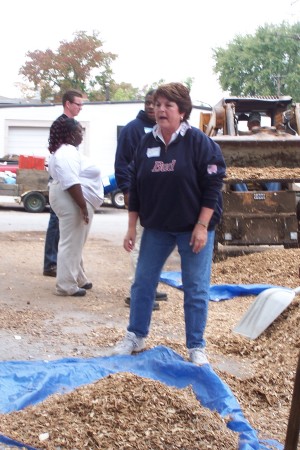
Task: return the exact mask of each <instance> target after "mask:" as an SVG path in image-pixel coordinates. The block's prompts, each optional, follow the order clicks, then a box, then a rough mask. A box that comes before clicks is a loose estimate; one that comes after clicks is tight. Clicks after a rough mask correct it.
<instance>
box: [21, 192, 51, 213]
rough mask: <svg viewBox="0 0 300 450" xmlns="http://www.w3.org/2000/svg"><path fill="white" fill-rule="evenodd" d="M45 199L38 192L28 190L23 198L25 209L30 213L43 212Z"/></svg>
mask: <svg viewBox="0 0 300 450" xmlns="http://www.w3.org/2000/svg"><path fill="white" fill-rule="evenodd" d="M46 203H47V200H46V198H45V196H44V195H43V194H41V193H40V192H30V194H26V195H25V197H24V198H23V205H24V208H25V211H27V212H31V213H39V212H43V211H44V209H45V207H46Z"/></svg>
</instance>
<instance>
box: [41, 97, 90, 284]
mask: <svg viewBox="0 0 300 450" xmlns="http://www.w3.org/2000/svg"><path fill="white" fill-rule="evenodd" d="M62 105H63V108H64V109H63V114H61V115H60V116H59V117H58V118H57V119H56V120H55V121H54V122H53V124H52V125H51V128H50V136H51V133H53V132H54V131H55V128H56V127H55V125H54V124H55V123H56V122H58V121H59V120H60V119H61V118H64V119H66V118H70V119H74V117H76V116H77V115H78V114H79V113H80V111H81V109H82V106H83V94H82V92H80V91H78V90H76V89H70V90H68V91H66V92H65V93H64V94H63V97H62ZM50 182H51V180H50ZM58 241H59V223H58V217H57V215H56V214H55V212H54V211H53V210H52V209H51V208H50V217H49V223H48V228H47V232H46V239H45V251H44V271H43V274H44V275H45V276H47V277H56V264H57V252H58Z"/></svg>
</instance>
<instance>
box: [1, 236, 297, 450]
mask: <svg viewBox="0 0 300 450" xmlns="http://www.w3.org/2000/svg"><path fill="white" fill-rule="evenodd" d="M0 248H1V265H0V277H1V298H0V339H1V349H0V360H37V359H43V360H45V359H49V360H50V359H51V360H53V359H60V358H62V357H84V358H85V357H95V356H101V355H105V354H107V352H108V351H109V348H110V347H111V346H112V345H114V344H115V342H116V341H117V340H119V339H120V338H121V337H122V336H123V334H124V330H125V328H126V325H127V321H128V315H129V308H128V307H126V306H125V304H124V298H125V297H126V296H127V295H128V291H129V285H130V282H129V275H130V259H129V255H128V254H127V253H126V252H125V251H124V250H123V249H122V248H121V247H120V246H119V245H114V243H113V242H111V241H108V240H104V239H98V238H97V239H92V238H90V239H89V240H88V242H87V244H86V247H85V252H84V260H85V266H86V270H87V273H88V274H89V277H90V279H91V281H92V282H93V285H94V287H93V289H92V290H91V291H89V292H88V293H87V295H86V297H84V298H75V297H59V296H56V295H54V291H55V279H54V278H50V277H44V276H43V275H42V261H43V250H44V233H39V232H34V233H17V232H16V233H0ZM299 265H300V249H289V250H284V249H273V250H266V251H264V252H259V253H255V254H254V253H253V254H249V255H241V256H236V257H228V258H226V259H224V260H223V261H220V262H216V263H214V265H213V274H212V284H250V283H258V284H261V283H267V284H274V285H279V286H286V287H290V288H295V287H297V286H298V285H300V279H299ZM165 270H167V271H173V270H174V271H177V270H179V258H178V254H177V253H176V252H174V254H173V255H172V256H171V257H170V258H169V260H168V261H167V264H166V266H165ZM159 290H161V291H165V292H167V294H168V301H164V302H160V310H158V311H155V312H153V317H152V327H151V333H150V336H149V338H148V340H147V348H150V347H154V346H156V345H166V346H168V347H170V348H172V349H173V350H174V351H176V352H178V353H179V354H181V355H182V356H184V357H186V356H187V354H186V349H185V342H184V322H183V308H182V300H183V293H182V291H181V290H179V289H176V288H173V287H170V286H167V285H165V284H161V285H160V286H159ZM254 298H255V297H253V296H249V297H237V298H234V299H232V300H228V301H221V302H210V304H209V319H208V325H207V330H206V340H207V353H208V357H209V360H210V362H211V365H212V367H213V369H214V370H215V371H216V372H217V373H218V375H219V376H220V377H221V378H222V379H223V380H224V381H225V382H226V383H227V384H228V385H229V386H230V388H231V389H232V391H233V392H234V394H235V396H236V398H237V400H238V401H239V402H240V404H241V408H242V410H243V412H244V415H245V417H246V418H247V419H248V421H249V422H250V424H251V425H252V426H253V427H254V428H255V429H256V430H257V431H258V433H259V435H260V437H263V438H271V439H276V440H278V441H279V442H281V443H282V444H283V443H284V441H285V435H286V429H287V423H288V417H289V411H290V404H291V398H292V392H293V386H294V377H295V370H296V365H297V361H298V355H299V349H300V336H299V334H300V333H299V325H300V307H299V298H300V296H296V297H295V299H294V300H293V302H292V304H291V305H290V306H289V307H288V308H287V309H286V310H285V311H284V312H283V313H282V314H281V316H280V317H279V318H278V319H277V320H276V321H275V322H274V323H273V324H272V325H271V326H270V327H269V329H268V330H267V331H266V332H265V333H263V334H262V335H261V336H260V337H259V338H258V339H256V340H254V341H250V340H247V339H245V338H243V337H241V336H240V335H237V334H234V333H233V332H232V329H233V327H234V325H235V324H236V323H237V322H238V320H239V318H240V317H241V316H242V315H243V313H244V312H245V311H246V310H247V309H248V307H249V305H250V304H251V303H252V302H253V300H254ZM170 448H171V447H170ZM299 448H300V447H299Z"/></svg>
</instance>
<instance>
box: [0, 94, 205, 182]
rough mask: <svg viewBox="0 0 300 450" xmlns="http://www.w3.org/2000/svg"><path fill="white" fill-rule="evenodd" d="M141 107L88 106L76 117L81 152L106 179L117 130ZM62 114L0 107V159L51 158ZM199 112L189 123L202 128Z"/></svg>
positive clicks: (55, 109) (53, 108) (55, 108)
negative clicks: (52, 133) (53, 130)
mask: <svg viewBox="0 0 300 450" xmlns="http://www.w3.org/2000/svg"><path fill="white" fill-rule="evenodd" d="M143 106H144V104H143V102H140V103H100V104H98V103H87V104H84V106H83V108H82V111H81V112H80V114H79V115H78V116H77V117H76V119H78V120H79V121H80V123H81V124H82V125H83V127H84V128H85V134H84V140H83V143H82V144H81V146H80V148H81V151H83V152H84V153H85V154H87V155H89V156H91V157H92V158H93V159H94V160H95V161H96V162H97V163H98V164H99V165H100V167H101V170H102V174H103V175H111V174H113V172H114V158H115V151H116V146H117V127H118V126H124V125H126V124H127V123H128V122H129V121H130V120H133V119H134V118H135V117H136V116H137V114H138V112H139V111H140V110H141V109H143ZM62 112H63V108H62V106H61V105H43V106H27V105H26V106H23V105H22V106H13V107H4V108H1V107H0V157H3V156H4V155H7V154H8V153H9V151H8V149H10V148H20V149H21V151H20V152H17V153H18V154H27V155H36V156H45V157H48V154H49V153H48V150H47V145H48V133H49V128H50V126H51V124H52V122H53V121H54V120H55V119H56V118H57V117H58V116H59V115H60V114H62ZM199 117H200V110H199V109H193V111H192V114H191V118H190V123H191V125H194V126H196V127H198V126H199Z"/></svg>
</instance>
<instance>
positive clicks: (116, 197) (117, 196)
mask: <svg viewBox="0 0 300 450" xmlns="http://www.w3.org/2000/svg"><path fill="white" fill-rule="evenodd" d="M111 203H112V205H113V206H114V207H115V208H119V209H121V208H124V206H125V202H124V194H123V192H122V191H119V190H118V191H113V192H112V193H111Z"/></svg>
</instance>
